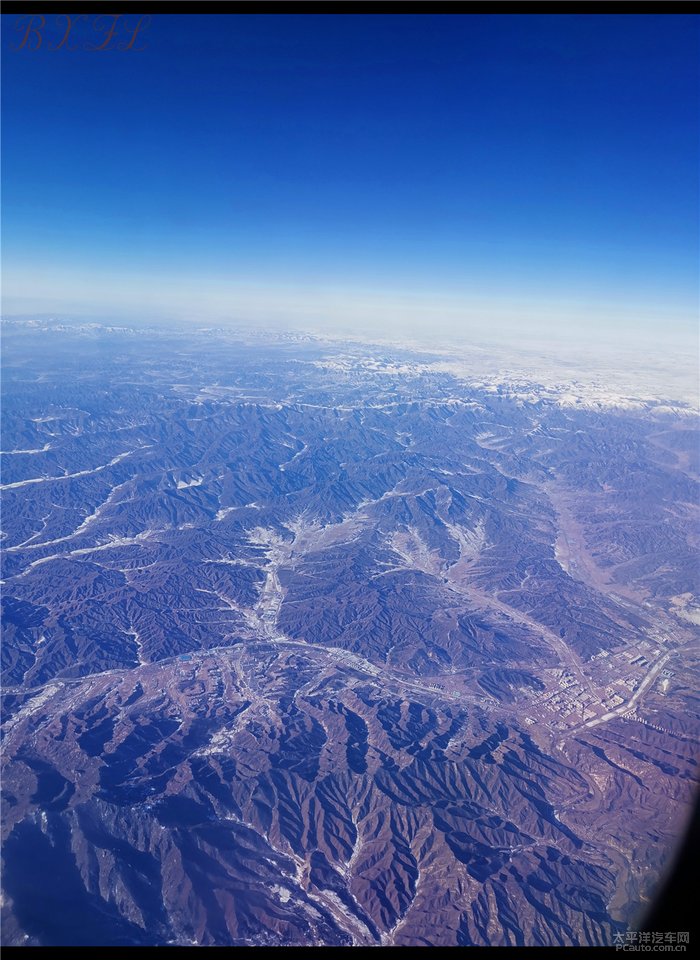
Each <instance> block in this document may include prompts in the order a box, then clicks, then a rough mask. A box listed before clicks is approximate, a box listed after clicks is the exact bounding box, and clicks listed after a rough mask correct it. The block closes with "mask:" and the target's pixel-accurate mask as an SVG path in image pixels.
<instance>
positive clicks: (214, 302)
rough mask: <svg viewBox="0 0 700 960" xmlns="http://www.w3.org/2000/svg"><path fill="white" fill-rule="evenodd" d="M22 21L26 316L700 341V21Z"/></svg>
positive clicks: (6, 104) (10, 177) (17, 115)
mask: <svg viewBox="0 0 700 960" xmlns="http://www.w3.org/2000/svg"><path fill="white" fill-rule="evenodd" d="M47 19H48V20H49V21H52V19H53V15H51V16H49V15H47ZM126 19H127V23H126V24H125V25H124V30H125V35H126V26H128V24H129V23H131V22H132V21H135V18H134V17H133V16H132V17H130V18H126ZM16 20H17V18H16V16H15V15H8V16H6V17H4V18H3V41H2V46H3V75H4V77H3V79H4V84H3V88H4V99H3V196H4V204H3V206H4V213H3V241H4V243H3V247H4V252H3V260H4V271H3V272H4V288H5V298H6V301H5V309H6V311H7V312H13V313H21V312H28V311H41V312H47V311H48V312H58V313H60V312H64V313H65V312H71V311H72V312H77V313H84V314H90V315H96V314H99V313H103V314H104V315H110V316H116V315H121V314H125V315H126V314H129V315H134V316H138V315H143V316H145V317H147V316H150V315H156V314H157V315H162V316H170V315H172V316H181V315H182V316H191V317H193V318H194V319H204V320H209V319H216V320H221V319H226V318H229V317H230V318H234V319H242V320H253V321H255V322H261V323H262V322H264V321H265V319H266V318H270V319H273V320H274V319H277V320H279V319H282V320H288V321H289V322H292V323H295V324H297V325H299V324H302V323H303V321H304V320H305V319H310V320H311V321H314V322H316V323H318V324H321V325H322V324H323V323H327V324H328V325H329V326H332V325H334V324H336V325H345V326H346V327H352V326H353V325H354V324H356V325H357V326H358V328H360V327H363V326H367V325H370V326H371V325H372V324H373V323H375V322H376V323H379V324H382V323H386V324H387V325H389V326H390V325H391V324H392V323H393V324H399V325H400V324H401V323H402V322H403V320H402V318H404V319H406V318H408V319H407V322H408V321H409V320H410V319H411V318H413V320H415V322H416V323H418V324H424V325H427V326H428V327H429V326H430V325H431V324H433V323H436V322H438V321H439V320H440V318H445V317H447V318H449V323H451V324H454V325H455V326H456V327H459V325H460V324H461V323H464V324H470V323H471V324H475V325H476V326H477V327H478V325H479V324H480V323H482V324H484V325H485V326H489V325H490V324H493V323H496V324H498V323H503V324H504V325H505V326H507V325H508V324H511V325H515V326H518V325H521V326H524V327H527V326H528V325H529V324H535V323H540V322H541V323H542V324H544V326H545V327H546V326H547V325H548V324H549V325H551V328H552V329H556V330H558V331H559V332H560V333H561V332H562V331H563V332H564V333H567V332H575V331H578V332H581V331H584V332H585V331H586V330H589V329H592V328H596V329H598V328H600V329H605V328H611V327H612V328H617V329H619V330H620V331H623V332H627V331H630V330H632V329H634V328H638V327H639V326H640V325H641V326H642V327H644V326H647V327H649V328H651V329H657V328H659V325H660V324H665V325H666V327H667V329H669V330H671V331H677V332H679V333H683V332H686V333H687V332H689V331H691V330H693V329H694V325H695V322H696V309H697V286H698V282H697V281H698V277H697V271H698V267H697V258H698V121H697V116H698V97H697V62H698V29H697V28H698V20H697V18H693V17H690V16H680V15H624V16H616V15H601V16H597V15H582V16H578V15H542V16H536V15H491V16H475V15H461V16H460V15H444V14H443V15H413V16H411V15H288V16H282V15H256V16H250V15H246V16H222V15H208V16H194V15H190V14H187V15H184V14H181V15H176V14H175V15H156V16H154V17H153V21H152V23H151V25H150V26H149V28H148V30H147V31H146V32H145V33H144V34H143V35H142V41H140V42H142V43H143V45H144V46H145V49H144V50H142V51H133V50H132V51H118V50H105V51H101V52H99V51H98V52H94V51H92V52H89V51H85V50H83V49H78V50H75V51H67V50H63V49H62V50H56V51H50V50H48V49H46V42H47V40H48V34H47V32H46V31H45V43H44V46H43V47H42V48H41V49H39V50H28V49H22V50H13V49H12V46H13V45H16V44H17V42H18V39H19V38H20V37H21V34H20V33H19V32H18V31H17V29H16ZM49 26H52V24H51V22H50V24H49ZM57 35H58V34H57ZM75 36H76V40H78V41H83V40H84V38H87V37H88V33H87V28H85V29H83V31H82V32H76V35H75ZM90 39H91V40H92V38H90ZM591 325H592V326H591Z"/></svg>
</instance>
